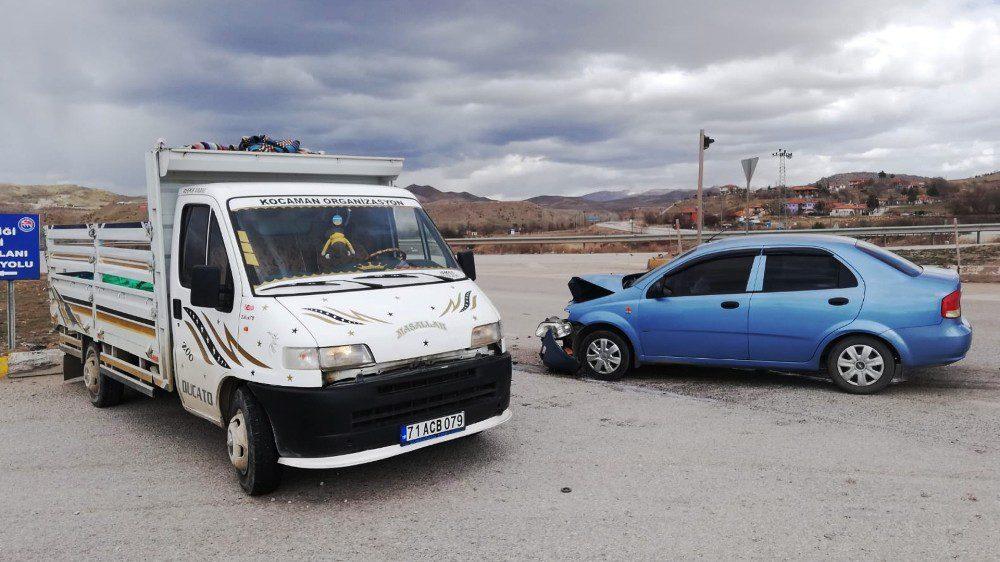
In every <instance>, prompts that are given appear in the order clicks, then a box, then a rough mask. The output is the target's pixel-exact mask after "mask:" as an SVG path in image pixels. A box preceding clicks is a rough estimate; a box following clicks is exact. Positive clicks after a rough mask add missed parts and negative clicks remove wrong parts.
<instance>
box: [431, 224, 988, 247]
mask: <svg viewBox="0 0 1000 562" xmlns="http://www.w3.org/2000/svg"><path fill="white" fill-rule="evenodd" d="M983 232H1000V223H979V224H959V225H958V233H959V234H975V235H976V243H977V244H978V243H980V242H981V238H982V233H983ZM954 233H955V226H954V225H951V224H942V225H919V226H882V227H858V228H803V229H795V230H751V231H750V236H757V235H761V234H835V235H838V236H850V237H852V238H877V237H879V236H915V235H923V236H927V235H932V236H933V235H953V234H954ZM713 234H714V235H715V239H719V238H727V237H730V236H745V235H746V232H745V231H743V230H730V231H723V232H720V233H718V234H715V233H713V232H706V233H705V234H704V238H705V239H706V240H708V239H709V238H711V237H712V236H713ZM697 237H698V235H697V234H694V233H683V234H681V235H680V238H681V239H682V240H694V239H696V238H697ZM676 240H677V234H676V233H672V234H583V235H575V236H493V237H484V238H448V239H447V242H448V243H449V244H455V245H456V246H481V245H486V244H500V245H503V244H587V243H597V242H622V243H639V242H674V241H676Z"/></svg>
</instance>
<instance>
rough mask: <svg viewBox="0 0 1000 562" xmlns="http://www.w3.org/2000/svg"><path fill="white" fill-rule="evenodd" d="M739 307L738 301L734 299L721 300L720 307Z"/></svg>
mask: <svg viewBox="0 0 1000 562" xmlns="http://www.w3.org/2000/svg"><path fill="white" fill-rule="evenodd" d="M739 307H740V303H738V302H736V301H722V308H726V309H730V308H739Z"/></svg>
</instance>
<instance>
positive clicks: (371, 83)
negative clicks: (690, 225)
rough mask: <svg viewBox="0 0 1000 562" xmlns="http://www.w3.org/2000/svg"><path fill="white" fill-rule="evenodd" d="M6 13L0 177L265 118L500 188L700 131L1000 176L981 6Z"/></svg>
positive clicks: (808, 172)
mask: <svg viewBox="0 0 1000 562" xmlns="http://www.w3.org/2000/svg"><path fill="white" fill-rule="evenodd" d="M167 6H169V8H168V7H167ZM5 8H6V9H5V10H4V13H5V16H6V17H5V18H3V20H2V21H0V46H2V48H3V52H4V53H5V54H6V56H5V57H3V58H2V59H0V75H2V76H3V80H2V81H0V132H2V134H3V135H4V138H6V139H8V140H10V141H11V142H10V143H9V146H8V148H6V149H5V150H4V151H3V152H0V170H2V172H3V174H4V177H2V178H0V180H2V181H30V182H43V181H44V182H52V181H67V182H69V181H72V182H80V183H85V184H91V185H107V186H111V187H115V188H119V189H125V190H130V191H139V190H141V186H142V183H143V169H142V161H141V153H142V152H143V151H144V150H146V149H148V148H149V147H150V146H151V145H152V143H153V141H154V140H155V139H156V138H158V137H164V138H166V139H167V140H168V142H170V143H171V144H182V143H188V142H193V141H196V140H219V141H235V140H236V139H238V137H239V136H241V135H244V134H249V133H253V132H258V131H262V132H268V133H269V134H272V135H275V136H295V137H297V138H300V139H302V141H303V142H304V144H305V145H307V146H310V147H313V148H318V149H325V150H327V151H331V152H344V153H359V154H370V155H374V154H386V155H397V156H405V157H406V158H407V165H406V170H407V171H406V172H405V174H404V176H403V177H402V178H401V182H404V183H409V182H417V183H433V184H435V185H439V186H440V187H444V188H450V189H467V190H470V191H473V192H476V193H481V194H486V195H493V196H500V197H523V196H530V195H534V194H537V193H541V192H546V193H582V192H586V191H590V190H594V189H602V188H627V189H644V188H661V187H689V186H690V185H692V183H693V181H694V178H695V174H696V170H695V167H694V162H695V157H696V153H695V148H696V140H697V129H698V128H699V127H705V128H706V129H707V130H708V131H709V133H710V134H711V135H713V136H714V137H716V138H717V140H718V142H717V143H716V144H715V145H713V147H712V149H711V150H710V151H709V152H708V153H707V170H706V174H707V181H708V182H709V184H712V183H728V182H732V181H737V180H738V179H739V177H740V168H739V163H738V160H739V158H741V157H744V156H747V155H755V154H756V155H761V156H767V155H769V154H770V153H771V152H772V151H773V150H775V149H776V148H778V147H779V146H784V147H786V148H789V149H790V150H793V151H794V152H795V153H796V155H795V159H794V160H793V162H792V164H791V166H790V168H789V176H790V181H795V182H799V181H808V180H812V179H815V178H817V177H819V176H821V175H824V174H828V173H835V172H840V171H852V170H877V169H886V170H891V171H906V172H912V173H922V174H928V175H945V176H946V177H961V176H966V175H971V174H975V173H980V172H983V171H987V170H992V169H996V168H998V167H1000V166H998V163H997V155H996V151H997V142H998V137H1000V134H998V133H997V131H998V130H1000V127H998V125H1000V117H998V116H997V112H996V108H997V107H1000V92H998V90H997V88H996V87H995V84H994V82H995V81H996V78H995V77H996V76H997V75H1000V8H998V6H997V5H996V4H995V3H990V2H981V3H978V2H971V3H963V4H955V3H953V2H934V1H932V2H925V3H919V4H915V3H913V2H888V1H887V2H871V1H869V2H855V1H845V2H835V3H812V2H805V3H803V2H768V3H763V2H740V3H737V4H736V6H735V7H733V6H732V5H728V6H727V5H723V4H722V3H711V2H701V3H697V4H695V3H688V2H635V3H628V4H620V3H598V2H593V3H583V4H574V5H573V6H570V5H568V4H566V3H559V2H491V3H470V2H446V3H434V4H432V5H419V6H418V5H416V4H414V3H411V2H359V3H348V2H338V3H335V4H331V3H322V2H316V3H308V2H306V3H286V4H283V5H281V6H280V7H279V6H270V7H269V8H268V10H267V11H265V10H261V9H257V8H253V9H251V8H248V7H246V5H245V4H242V3H227V2H222V3H218V2H217V3H212V4H210V5H205V4H203V3H193V2H191V3H183V4H180V5H178V4H177V3H170V4H169V5H167V4H164V5H161V6H160V7H149V6H137V4H136V3H126V2H106V3H88V5H87V6H86V7H84V6H82V5H77V4H75V3H45V2H40V3H25V4H17V5H16V6H6V7H5ZM774 168H775V166H774V165H773V162H771V161H769V160H768V159H767V158H765V160H764V162H762V164H761V166H760V168H759V171H758V180H759V181H758V183H760V184H762V185H763V184H767V183H770V182H773V181H774Z"/></svg>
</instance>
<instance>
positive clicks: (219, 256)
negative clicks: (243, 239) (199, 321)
mask: <svg viewBox="0 0 1000 562" xmlns="http://www.w3.org/2000/svg"><path fill="white" fill-rule="evenodd" d="M205 265H213V266H215V267H218V268H219V287H220V289H221V292H222V294H223V298H222V303H221V305H220V309H221V311H222V312H231V311H232V310H233V292H234V291H233V274H232V270H230V269H229V256H228V255H227V254H226V243H225V241H224V240H223V239H222V229H220V228H219V219H218V218H217V217H216V215H215V213H212V220H211V222H210V223H209V227H208V253H207V256H206V263H205Z"/></svg>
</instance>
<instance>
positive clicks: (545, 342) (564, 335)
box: [535, 316, 580, 374]
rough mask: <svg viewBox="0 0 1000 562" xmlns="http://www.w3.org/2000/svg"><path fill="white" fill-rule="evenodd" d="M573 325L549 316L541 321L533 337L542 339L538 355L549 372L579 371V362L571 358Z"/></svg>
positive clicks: (571, 372) (570, 372)
mask: <svg viewBox="0 0 1000 562" xmlns="http://www.w3.org/2000/svg"><path fill="white" fill-rule="evenodd" d="M574 331H575V330H574V329H573V324H572V323H570V322H568V321H566V320H560V319H559V318H556V317H555V316H550V317H549V318H546V319H545V320H543V321H542V323H541V324H539V325H538V328H537V329H536V330H535V335H536V336H538V337H540V338H542V349H541V351H540V352H539V353H538V356H539V357H540V358H541V360H542V363H543V364H544V365H545V366H546V367H547V368H548V369H550V370H552V371H556V372H559V373H569V374H573V373H575V372H577V371H578V370H579V369H580V362H579V361H577V359H576V357H574V356H573V333H574Z"/></svg>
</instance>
